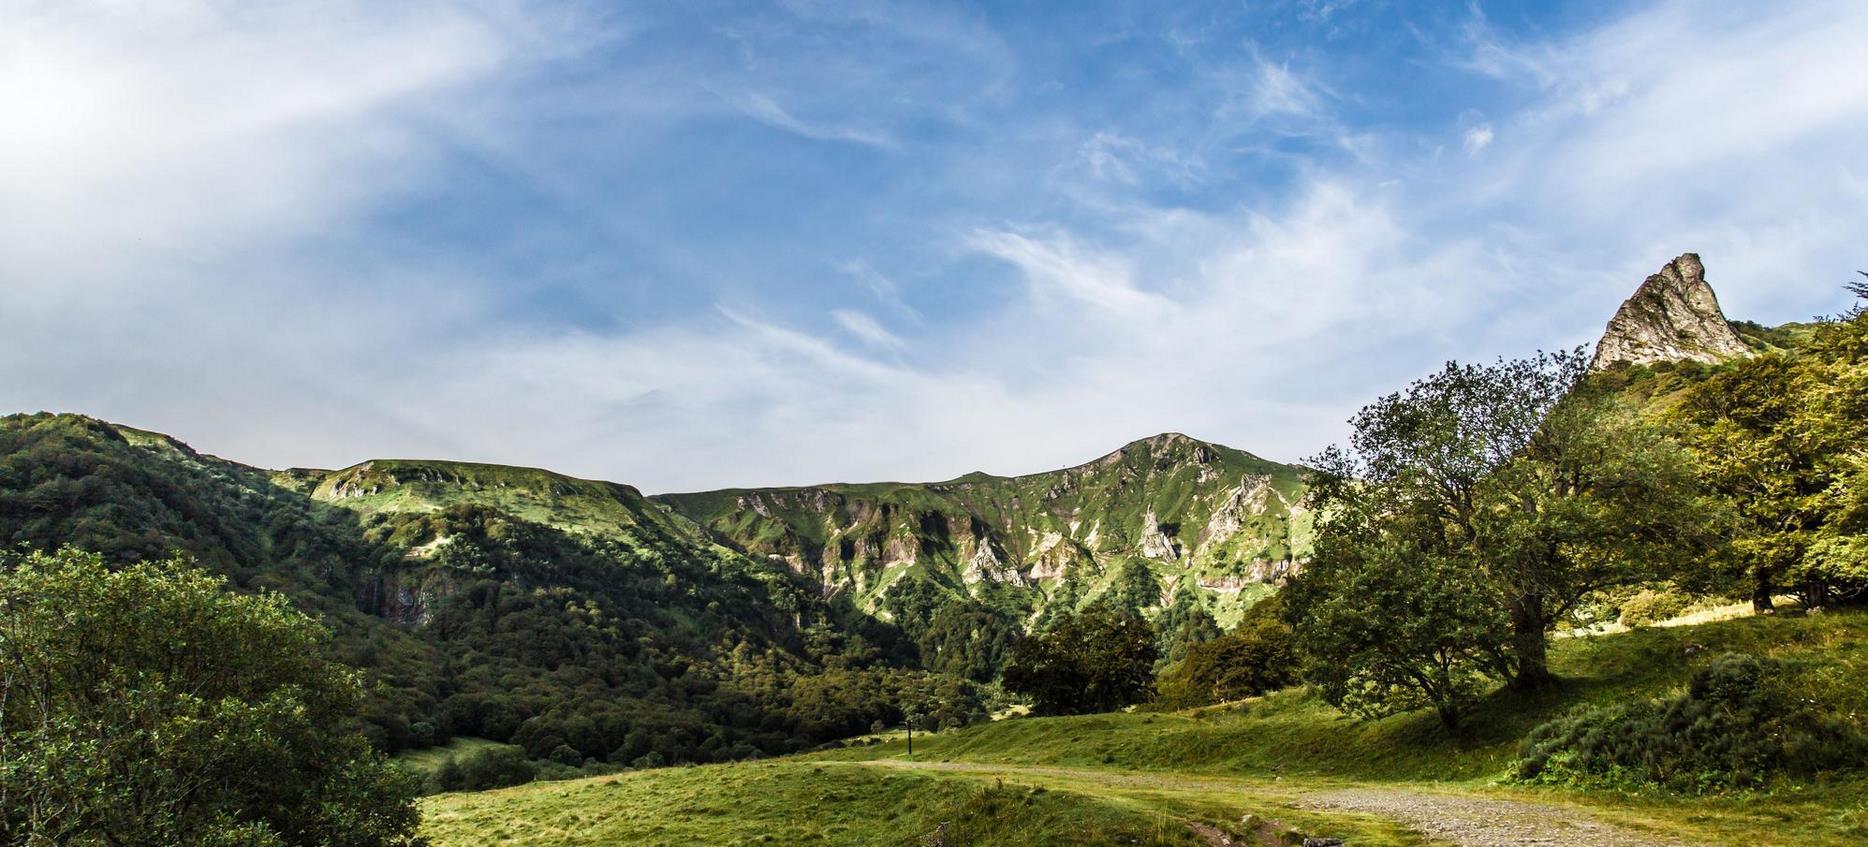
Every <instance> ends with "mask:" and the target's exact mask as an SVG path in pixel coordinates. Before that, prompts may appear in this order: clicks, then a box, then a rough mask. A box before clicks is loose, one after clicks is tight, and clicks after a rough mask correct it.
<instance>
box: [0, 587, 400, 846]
mask: <svg viewBox="0 0 1868 847" xmlns="http://www.w3.org/2000/svg"><path fill="white" fill-rule="evenodd" d="M327 639H328V633H326V632H325V630H324V629H323V628H322V627H321V626H319V625H318V624H317V623H316V622H314V621H312V620H311V619H310V618H308V617H306V616H305V615H303V614H301V613H299V612H297V611H295V610H293V609H292V608H291V607H290V606H289V605H288V604H287V602H286V601H285V600H284V598H282V597H280V596H279V595H276V594H262V595H243V594H233V593H230V592H228V591H226V590H224V588H223V583H222V580H221V579H220V578H218V577H215V576H212V575H210V574H207V573H205V572H202V571H199V570H195V569H193V568H191V567H189V566H188V565H187V564H186V563H184V562H182V561H180V560H178V559H172V560H169V561H164V562H142V563H137V564H133V565H130V566H128V567H125V568H122V569H121V570H112V569H111V568H109V567H108V566H106V565H105V564H104V562H103V560H102V559H101V558H100V557H98V556H96V555H92V554H88V553H81V552H77V551H73V550H64V551H60V552H58V553H54V554H43V553H31V554H28V555H25V556H23V557H10V558H9V559H8V560H5V561H0V843H5V844H33V845H37V844H60V845H100V846H101V845H124V844H170V845H242V847H262V845H263V846H264V847H280V846H282V845H340V846H341V847H376V845H397V844H412V843H414V840H413V832H414V829H415V825H416V822H417V814H418V813H417V812H416V810H415V807H414V805H413V802H412V798H413V794H414V785H413V784H412V780H411V779H410V778H408V777H406V776H405V775H403V774H402V773H401V772H400V771H399V770H397V769H395V768H393V767H392V766H390V765H389V764H388V763H387V762H385V761H384V760H383V759H382V758H381V757H380V756H379V755H377V754H376V753H374V752H372V751H371V750H370V749H369V747H368V744H367V743H366V742H365V740H364V738H363V736H362V735H361V734H360V733H359V732H358V731H357V728H356V726H357V721H356V720H355V718H354V712H353V709H354V707H355V706H356V704H357V702H358V698H359V696H360V691H359V686H358V682H357V680H356V677H355V676H354V674H353V673H352V672H351V671H350V670H348V669H346V668H345V667H343V666H342V665H339V664H337V663H336V662H334V661H331V660H330V659H328V658H326V657H325V652H326V651H325V647H326V642H327Z"/></svg>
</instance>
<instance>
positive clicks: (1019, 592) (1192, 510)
mask: <svg viewBox="0 0 1868 847" xmlns="http://www.w3.org/2000/svg"><path fill="white" fill-rule="evenodd" d="M653 499H655V500H658V501H660V502H663V503H666V504H668V505H669V506H671V507H672V508H673V509H674V510H675V511H677V512H679V513H681V514H683V515H686V516H687V517H689V518H692V519H693V520H695V521H696V522H698V523H701V524H703V525H705V526H706V527H708V528H709V529H712V530H714V531H716V532H718V533H720V535H721V536H722V537H724V538H726V539H727V540H729V541H730V542H732V544H734V545H735V546H737V547H739V548H740V549H743V550H745V551H747V552H748V553H751V554H753V555H757V556H764V557H767V558H770V559H774V560H777V561H782V562H784V563H785V565H786V566H787V567H788V568H790V569H791V570H792V571H793V572H795V573H797V574H799V575H801V576H804V577H807V578H810V579H814V580H816V581H818V582H819V584H821V585H822V586H823V590H824V591H825V593H826V594H838V593H847V594H850V595H853V596H855V597H856V598H857V602H858V605H859V606H861V607H862V608H865V609H870V610H874V611H877V612H878V613H880V614H883V615H885V616H886V615H888V614H889V612H890V609H889V605H890V604H889V603H888V602H887V601H888V597H889V595H890V594H891V592H893V591H895V590H897V589H896V586H897V584H898V583H899V582H900V581H901V580H903V579H904V578H906V577H914V578H918V579H921V580H925V581H928V582H931V583H933V584H935V585H938V586H940V587H941V588H942V589H943V590H945V591H947V592H951V593H953V594H956V595H962V596H965V597H971V598H975V599H978V600H981V601H986V602H990V603H998V604H1000V605H1001V606H1002V607H1003V606H1005V605H1006V604H1008V603H1009V604H1010V608H1007V609H1006V610H1007V611H1020V612H1026V613H1030V612H1037V611H1041V610H1042V609H1044V608H1046V607H1048V606H1050V605H1052V604H1057V603H1064V604H1070V605H1080V604H1082V603H1086V602H1092V601H1094V600H1096V599H1098V598H1100V597H1103V596H1105V595H1107V594H1109V593H1110V592H1112V591H1125V590H1131V591H1132V593H1136V594H1138V597H1136V598H1134V599H1138V600H1140V601H1141V602H1139V603H1138V604H1137V605H1139V606H1141V607H1142V608H1150V607H1160V606H1165V605H1167V604H1168V603H1169V601H1170V598H1172V597H1173V595H1174V594H1175V593H1176V592H1177V591H1179V590H1181V589H1182V588H1194V587H1198V588H1199V589H1201V593H1202V594H1209V595H1214V596H1216V597H1218V598H1221V599H1224V598H1231V597H1236V596H1237V595H1238V594H1239V593H1240V592H1241V591H1242V590H1245V591H1246V594H1247V596H1248V597H1250V596H1256V592H1253V591H1252V590H1250V587H1251V586H1253V585H1262V584H1266V583H1269V582H1272V581H1274V580H1276V579H1277V578H1279V577H1281V576H1282V575H1284V574H1285V573H1286V572H1288V570H1289V569H1290V568H1291V567H1292V566H1293V564H1294V563H1296V562H1298V561H1301V560H1302V558H1303V556H1304V555H1305V551H1306V550H1307V549H1308V544H1309V533H1310V525H1311V524H1310V516H1309V515H1308V514H1306V513H1305V511H1304V509H1303V506H1302V500H1303V470H1302V469H1301V468H1298V467H1296V466H1292V465H1284V464H1279V463H1276V462H1271V461H1268V460H1265V459H1261V458H1259V457H1257V456H1253V455H1252V454H1250V453H1246V452H1244V451H1241V450H1235V449H1232V448H1230V447H1225V446H1221V445H1218V444H1210V443H1207V442H1203V441H1198V440H1195V439H1192V438H1189V437H1187V436H1185V435H1181V434H1178V433H1168V434H1164V435H1158V436H1155V437H1153V438H1147V439H1143V440H1140V441H1135V442H1133V443H1130V444H1128V445H1125V446H1124V447H1122V448H1121V449H1119V450H1117V451H1115V452H1113V453H1110V454H1108V455H1106V456H1103V457H1102V458H1100V459H1097V460H1095V461H1092V462H1088V463H1086V464H1082V465H1078V466H1076V467H1073V468H1066V469H1063V470H1058V471H1051V472H1046V473H1038V474H1031V475H1027V476H1018V477H999V476H991V475H987V474H983V473H980V474H969V475H967V476H964V477H960V478H958V479H954V480H949V481H947V482H937V483H922V484H909V483H875V484H868V485H844V484H838V485H823V486H811V487H804V488H770V489H728V490H723V491H708V492H700V493H694V494H666V495H658V496H656V497H655V498H653ZM1150 594H1151V595H1152V596H1149V595H1150Z"/></svg>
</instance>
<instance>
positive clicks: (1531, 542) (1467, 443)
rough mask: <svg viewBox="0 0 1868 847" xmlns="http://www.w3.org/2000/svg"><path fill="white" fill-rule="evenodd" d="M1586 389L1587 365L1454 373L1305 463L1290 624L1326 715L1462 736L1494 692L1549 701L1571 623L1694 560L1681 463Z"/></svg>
mask: <svg viewBox="0 0 1868 847" xmlns="http://www.w3.org/2000/svg"><path fill="white" fill-rule="evenodd" d="M1586 373H1587V359H1586V358H1585V357H1584V355H1583V352H1582V350H1581V349H1576V350H1571V351H1565V352H1560V353H1551V354H1539V355H1537V356H1535V357H1531V358H1528V359H1520V360H1501V361H1499V362H1497V363H1495V364H1491V365H1460V364H1457V363H1449V364H1448V365H1447V366H1446V367H1445V368H1444V369H1442V370H1441V371H1439V372H1438V373H1435V374H1433V375H1432V376H1429V377H1427V378H1425V379H1422V380H1420V381H1417V382H1415V383H1414V384H1412V385H1410V386H1409V387H1408V388H1407V389H1405V390H1403V391H1400V392H1397V393H1395V394H1391V395H1389V396H1387V397H1384V398H1381V399H1380V400H1378V401H1376V402H1375V403H1373V404H1371V405H1369V406H1367V407H1365V408H1363V409H1362V411H1361V412H1360V413H1358V414H1357V415H1356V417H1355V418H1354V419H1353V420H1352V421H1351V423H1352V425H1353V426H1354V432H1353V435H1352V437H1351V444H1350V446H1349V447H1348V448H1341V447H1332V448H1330V449H1329V450H1327V451H1325V452H1324V453H1323V454H1322V455H1321V456H1319V457H1317V458H1316V459H1315V460H1313V462H1312V464H1313V465H1314V466H1315V467H1316V468H1317V473H1316V476H1315V479H1314V484H1313V488H1312V505H1313V507H1314V508H1316V509H1317V510H1318V511H1319V514H1320V516H1321V517H1320V518H1319V520H1318V524H1317V539H1316V548H1315V551H1314V554H1313V561H1312V562H1311V564H1310V565H1309V566H1308V567H1307V568H1306V570H1305V571H1304V572H1303V573H1302V574H1301V575H1299V576H1298V577H1297V578H1296V579H1294V580H1293V583H1292V586H1291V591H1290V597H1289V607H1288V608H1289V616H1290V619H1291V621H1292V623H1293V625H1294V626H1295V627H1296V629H1297V634H1298V641H1299V643H1301V644H1303V645H1305V650H1306V652H1307V653H1308V654H1309V657H1310V660H1311V661H1310V662H1309V665H1308V667H1309V668H1310V670H1309V675H1310V677H1311V678H1312V679H1313V681H1316V682H1318V683H1320V684H1321V685H1322V687H1323V690H1324V691H1325V693H1326V694H1327V695H1328V696H1330V697H1331V699H1332V700H1333V701H1334V702H1336V703H1337V704H1338V705H1342V706H1345V707H1346V708H1351V709H1354V710H1356V711H1360V712H1364V713H1371V714H1379V713H1384V712H1387V711H1393V710H1396V709H1405V708H1414V707H1416V706H1420V705H1432V706H1434V707H1435V708H1436V709H1437V710H1438V711H1439V712H1440V714H1441V717H1442V718H1443V719H1444V720H1446V721H1447V722H1448V723H1449V724H1452V723H1455V722H1456V721H1457V717H1458V714H1459V710H1460V706H1461V704H1462V703H1463V702H1464V701H1465V700H1467V699H1469V698H1470V697H1471V696H1472V695H1473V694H1474V693H1475V692H1477V691H1479V690H1482V689H1483V688H1484V687H1485V686H1486V685H1488V684H1489V681H1490V680H1502V681H1504V682H1506V683H1509V684H1511V685H1513V686H1515V687H1520V688H1536V687H1540V686H1543V685H1546V684H1548V683H1549V681H1550V679H1551V677H1550V672H1549V669H1548V664H1547V661H1546V657H1545V653H1546V640H1547V638H1548V635H1549V632H1550V630H1551V629H1552V628H1553V627H1554V626H1555V625H1556V624H1557V623H1558V622H1559V621H1561V620H1562V619H1563V618H1564V617H1565V616H1566V615H1567V614H1568V613H1569V612H1571V611H1572V610H1573V609H1574V608H1575V607H1576V605H1577V604H1578V603H1580V602H1581V601H1582V600H1583V599H1584V598H1586V597H1588V596H1589V595H1591V594H1592V593H1593V592H1596V591H1598V590H1601V589H1604V588H1609V587H1613V586H1617V585H1624V584H1629V583H1632V582H1635V581H1639V580H1640V579H1641V578H1644V577H1645V578H1652V577H1651V574H1652V573H1654V571H1655V570H1656V569H1662V570H1666V569H1668V568H1669V567H1671V566H1670V564H1669V563H1672V562H1676V561H1679V560H1680V559H1681V558H1682V557H1683V554H1685V553H1686V552H1688V551H1690V550H1691V549H1692V542H1693V541H1694V540H1695V539H1697V538H1699V537H1700V536H1701V534H1702V533H1701V530H1700V526H1701V523H1702V522H1703V514H1702V511H1701V508H1700V502H1699V500H1698V498H1697V497H1696V496H1695V489H1694V486H1693V484H1692V479H1691V477H1690V475H1689V472H1688V470H1687V469H1686V464H1685V461H1684V460H1683V458H1682V457H1681V455H1680V454H1679V451H1678V450H1677V448H1676V447H1675V446H1674V445H1673V442H1671V441H1670V440H1668V439H1667V438H1666V437H1665V436H1664V435H1663V434H1662V433H1660V432H1657V431H1656V430H1655V429H1654V428H1653V427H1652V426H1650V425H1648V424H1647V423H1645V422H1644V421H1643V420H1642V419H1640V418H1639V417H1638V416H1637V415H1636V414H1635V413H1634V412H1633V411H1632V410H1630V409H1627V408H1624V407H1623V406H1622V405H1621V404H1620V403H1619V401H1618V400H1617V399H1616V398H1615V397H1614V396H1612V395H1610V394H1607V393H1605V392H1602V391H1599V390H1595V389H1594V388H1593V387H1592V386H1591V385H1590V384H1589V383H1588V382H1586V381H1585V379H1584V377H1585V374H1586Z"/></svg>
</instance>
